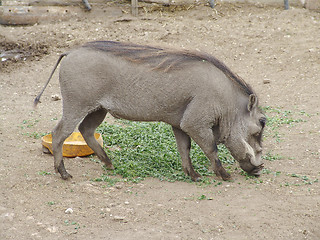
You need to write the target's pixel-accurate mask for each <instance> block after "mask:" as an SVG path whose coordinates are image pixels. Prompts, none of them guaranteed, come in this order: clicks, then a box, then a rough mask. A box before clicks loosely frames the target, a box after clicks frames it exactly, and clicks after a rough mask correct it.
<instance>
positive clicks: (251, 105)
mask: <svg viewBox="0 0 320 240" xmlns="http://www.w3.org/2000/svg"><path fill="white" fill-rule="evenodd" d="M257 104H258V98H257V96H256V95H255V94H250V96H249V103H248V111H249V112H251V111H252V109H253V108H255V107H256V106H257Z"/></svg>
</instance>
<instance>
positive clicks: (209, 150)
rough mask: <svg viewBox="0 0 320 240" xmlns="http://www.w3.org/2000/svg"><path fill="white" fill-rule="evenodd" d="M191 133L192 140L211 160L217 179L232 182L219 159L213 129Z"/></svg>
mask: <svg viewBox="0 0 320 240" xmlns="http://www.w3.org/2000/svg"><path fill="white" fill-rule="evenodd" d="M191 132H192V133H191ZM191 132H190V136H191V137H192V139H193V140H194V141H195V142H196V143H197V144H198V145H199V147H200V148H201V149H202V151H203V152H204V154H205V155H206V156H207V158H208V159H210V161H211V165H212V167H213V171H214V173H215V174H216V175H217V177H221V178H222V179H223V180H225V181H226V180H230V179H231V176H230V174H229V173H227V171H226V170H225V169H224V168H223V166H222V164H221V162H220V160H219V158H218V148H217V145H216V143H215V140H214V136H213V133H212V129H211V128H207V129H206V128H201V129H197V130H196V131H191Z"/></svg>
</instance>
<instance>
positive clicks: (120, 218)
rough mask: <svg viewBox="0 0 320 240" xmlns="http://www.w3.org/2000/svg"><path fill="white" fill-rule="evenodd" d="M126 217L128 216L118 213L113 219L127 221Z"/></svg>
mask: <svg viewBox="0 0 320 240" xmlns="http://www.w3.org/2000/svg"><path fill="white" fill-rule="evenodd" d="M125 218H126V217H123V216H117V215H116V216H114V217H113V220H115V221H124V222H126V221H125Z"/></svg>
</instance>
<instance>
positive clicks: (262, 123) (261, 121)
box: [259, 117, 267, 128]
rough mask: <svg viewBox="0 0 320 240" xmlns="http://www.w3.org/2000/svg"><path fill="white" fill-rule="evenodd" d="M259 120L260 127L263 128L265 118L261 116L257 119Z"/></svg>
mask: <svg viewBox="0 0 320 240" xmlns="http://www.w3.org/2000/svg"><path fill="white" fill-rule="evenodd" d="M259 122H260V124H261V126H262V128H264V126H265V125H266V122H267V118H265V117H262V118H260V119H259Z"/></svg>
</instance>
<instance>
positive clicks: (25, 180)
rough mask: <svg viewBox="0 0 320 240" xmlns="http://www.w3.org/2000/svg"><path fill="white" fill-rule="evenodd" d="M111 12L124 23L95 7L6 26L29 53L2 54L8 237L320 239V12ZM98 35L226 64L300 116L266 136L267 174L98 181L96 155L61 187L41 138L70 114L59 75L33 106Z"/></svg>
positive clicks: (3, 218)
mask: <svg viewBox="0 0 320 240" xmlns="http://www.w3.org/2000/svg"><path fill="white" fill-rule="evenodd" d="M111 7H112V8H113V9H114V11H113V13H114V14H112V16H111V15H106V14H103V11H101V10H100V11H99V12H96V13H95V11H94V9H93V12H91V13H86V14H83V15H82V16H78V17H75V18H73V19H70V20H68V21H61V22H57V23H42V24H36V25H34V26H24V27H23V26H20V27H11V26H6V27H5V26H0V42H1V45H0V49H6V50H15V51H16V52H17V50H19V51H18V52H20V53H21V56H19V57H17V58H16V59H15V57H14V56H16V55H13V57H11V58H10V59H11V60H4V59H3V58H4V57H3V58H1V59H0V60H1V63H0V64H1V65H0V67H1V69H0V91H1V94H0V109H1V110H0V111H1V115H0V116H1V119H0V148H1V156H0V161H1V164H0V181H1V188H0V194H1V197H0V238H1V239H228V240H229V239H312V240H317V239H320V183H319V182H318V180H317V179H319V178H320V167H319V163H320V157H319V155H320V147H319V142H320V125H319V112H320V109H319V92H320V84H319V79H320V71H319V69H320V38H319V36H320V14H319V13H316V12H311V11H308V10H305V9H302V8H291V9H290V10H288V11H284V10H283V6H282V5H279V6H277V5H272V6H263V5H261V4H259V5H253V4H240V3H237V4H221V5H218V6H217V7H216V8H215V9H211V8H209V7H208V6H204V5H203V4H200V5H199V6H190V7H188V10H186V9H183V8H182V9H178V8H177V9H169V8H165V7H161V8H160V7H154V6H151V7H150V6H149V7H146V8H144V9H141V11H140V14H139V17H137V18H133V17H131V16H130V15H129V14H127V13H128V12H130V6H129V5H128V4H124V5H117V4H114V5H112V6H109V7H108V9H109V10H110V8H111ZM102 10H103V9H102ZM109 10H108V11H109ZM92 40H121V41H130V42H133V43H140V44H152V45H157V46H169V47H173V48H187V49H193V50H194V49H195V50H202V51H206V52H208V53H210V54H213V55H214V56H216V57H218V58H219V59H221V60H222V61H224V62H225V63H226V64H227V65H228V66H229V67H230V68H231V69H233V70H234V71H235V72H236V73H238V74H239V75H240V76H241V77H243V78H244V79H245V80H246V81H247V82H248V83H250V84H251V86H252V87H253V88H254V89H255V90H256V92H257V93H258V95H259V97H260V104H261V105H262V106H263V107H265V108H266V107H272V108H273V109H274V108H276V109H278V110H279V112H280V115H279V116H281V115H283V114H284V115H286V114H287V115H288V114H289V115H290V119H291V120H292V121H288V122H286V123H283V124H281V125H280V126H279V128H277V129H275V130H274V131H272V134H269V135H268V136H265V140H264V148H265V149H264V152H265V154H267V153H269V156H278V157H277V158H271V157H266V159H265V167H266V169H267V170H266V171H265V172H264V174H263V175H262V176H261V177H260V178H248V177H247V176H243V175H241V174H240V171H233V172H232V178H233V180H232V181H230V182H223V181H221V180H220V179H218V178H215V177H213V178H214V179H215V180H216V181H215V183H214V184H211V185H200V184H196V183H187V182H166V181H160V180H158V179H152V178H150V179H145V180H143V181H141V182H139V183H130V182H125V181H120V182H117V183H113V182H112V181H111V180H110V181H108V182H104V181H94V180H95V179H97V178H101V175H102V174H103V173H104V170H103V169H102V165H101V163H99V162H98V161H97V158H96V157H95V156H93V157H91V158H90V157H89V158H72V159H66V161H65V164H66V167H67V169H68V171H70V173H71V174H72V175H73V176H74V177H73V179H72V180H71V181H63V180H61V179H60V177H59V176H58V175H56V174H55V173H54V170H53V158H52V156H51V155H46V154H44V153H42V149H41V140H40V139H39V138H38V136H39V135H41V134H44V133H47V132H50V131H51V130H52V129H53V127H54V126H55V125H56V124H57V121H58V119H59V118H60V117H61V107H62V106H61V101H52V100H51V96H52V95H55V94H60V90H59V83H58V79H57V74H56V75H55V76H54V78H53V80H52V81H51V83H50V85H49V87H48V88H47V90H46V92H45V93H44V95H43V98H42V100H41V101H42V103H40V104H39V105H38V108H37V109H33V107H32V104H33V99H34V97H35V96H36V94H37V93H38V92H39V91H40V89H41V88H42V87H43V85H44V83H45V81H46V80H47V77H48V76H49V74H50V72H51V69H52V67H53V66H54V64H55V62H56V60H57V58H58V55H59V54H60V53H62V52H65V51H67V50H68V49H69V48H72V47H75V46H77V45H79V44H82V43H84V42H87V41H92ZM11 48H12V49H11ZM25 52H26V53H27V54H24V53H25ZM195 81H196V79H195ZM267 114H269V115H270V116H274V114H276V113H275V112H274V111H267ZM294 120H299V121H294ZM107 121H109V120H108V119H107ZM118 178H119V177H118ZM67 209H69V210H68V211H67V213H66V210H67ZM70 209H72V210H70Z"/></svg>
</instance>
